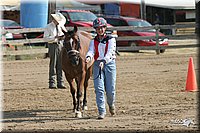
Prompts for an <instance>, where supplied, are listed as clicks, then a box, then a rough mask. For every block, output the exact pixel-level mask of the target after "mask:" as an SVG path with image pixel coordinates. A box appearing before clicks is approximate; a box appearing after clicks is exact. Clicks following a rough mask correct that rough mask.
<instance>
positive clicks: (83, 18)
mask: <svg viewBox="0 0 200 133" xmlns="http://www.w3.org/2000/svg"><path fill="white" fill-rule="evenodd" d="M59 12H60V13H62V14H63V15H64V16H65V18H66V24H65V26H66V27H71V26H74V25H77V26H78V27H92V26H93V21H94V20H95V19H96V18H97V16H96V15H95V14H94V13H92V12H90V11H87V10H60V11H59ZM108 27H112V25H110V24H108ZM91 33H92V35H93V36H94V35H95V32H91ZM107 33H108V34H112V35H113V36H114V37H117V32H116V31H107Z"/></svg>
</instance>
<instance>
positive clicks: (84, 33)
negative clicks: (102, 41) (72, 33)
mask: <svg viewBox="0 0 200 133" xmlns="http://www.w3.org/2000/svg"><path fill="white" fill-rule="evenodd" d="M78 34H79V35H82V36H84V37H86V38H88V39H90V40H92V39H93V37H92V35H91V34H90V33H88V32H86V31H82V30H79V31H78Z"/></svg>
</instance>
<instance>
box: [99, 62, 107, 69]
mask: <svg viewBox="0 0 200 133" xmlns="http://www.w3.org/2000/svg"><path fill="white" fill-rule="evenodd" d="M105 63H106V61H105V60H102V61H101V62H100V63H99V67H100V68H101V70H102V69H103V67H104V64H105Z"/></svg>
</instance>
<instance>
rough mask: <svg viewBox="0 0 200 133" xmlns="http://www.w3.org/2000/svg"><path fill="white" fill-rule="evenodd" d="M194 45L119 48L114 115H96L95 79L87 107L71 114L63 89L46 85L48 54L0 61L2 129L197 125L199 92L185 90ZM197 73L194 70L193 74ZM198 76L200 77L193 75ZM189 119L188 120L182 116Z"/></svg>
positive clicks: (143, 128) (173, 128) (190, 127)
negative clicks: (79, 113) (158, 48)
mask: <svg viewBox="0 0 200 133" xmlns="http://www.w3.org/2000/svg"><path fill="white" fill-rule="evenodd" d="M190 57H193V60H194V66H195V72H196V75H198V73H199V66H198V64H197V63H198V62H197V59H199V57H198V54H197V49H195V48H193V49H179V50H177V49H174V50H170V49H169V50H167V51H166V52H165V53H164V54H160V55H156V54H155V51H141V52H140V53H121V56H118V57H117V60H116V62H117V85H116V109H117V115H116V116H114V117H111V116H110V114H109V113H107V115H106V118H105V119H103V120H97V108H96V103H95V94H94V88H93V82H92V80H90V85H89V89H88V111H85V112H84V116H83V118H81V119H77V118H74V113H73V112H72V97H71V94H70V91H69V86H68V84H67V82H66V81H65V85H66V86H67V89H53V90H52V89H48V64H49V59H36V60H26V61H22V60H20V61H4V62H3V90H2V91H1V92H2V96H3V98H2V101H3V102H2V103H3V104H2V106H3V112H2V114H3V121H2V126H3V131H5V132H18V131H20V132H22V131H24V132H28V131H31V132H32V131H33V132H39V131H70V132H72V131H81V132H87V131H88V132H89V131H91V132H94V131H113V132H116V131H192V132H193V131H197V130H198V97H197V96H198V92H185V85H186V78H187V69H188V62H189V58H190ZM197 78H198V76H197ZM197 80H199V79H197ZM185 119H191V120H192V122H191V124H190V125H188V126H184V125H183V124H184V120H185Z"/></svg>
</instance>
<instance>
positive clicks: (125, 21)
mask: <svg viewBox="0 0 200 133" xmlns="http://www.w3.org/2000/svg"><path fill="white" fill-rule="evenodd" d="M104 18H105V19H106V20H107V22H108V23H109V24H111V25H113V26H134V27H148V26H152V25H151V24H150V23H149V22H147V21H145V20H142V19H138V18H132V17H122V16H118V17H115V16H104ZM117 35H118V36H119V37H120V36H155V35H156V32H155V30H154V29H152V30H147V31H139V32H138V31H117ZM159 36H165V35H164V34H162V33H161V32H159ZM131 45H132V46H155V45H156V40H155V39H150V40H136V41H117V46H131ZM159 45H161V46H166V45H168V38H165V37H164V38H162V39H159ZM164 51H165V49H163V50H161V51H160V52H161V53H163V52H164Z"/></svg>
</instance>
